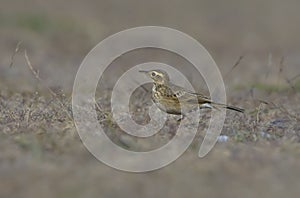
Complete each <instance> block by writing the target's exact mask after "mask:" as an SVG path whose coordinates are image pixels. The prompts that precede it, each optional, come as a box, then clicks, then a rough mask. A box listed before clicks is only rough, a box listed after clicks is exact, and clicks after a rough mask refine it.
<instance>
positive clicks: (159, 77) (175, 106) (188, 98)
mask: <svg viewBox="0 0 300 198" xmlns="http://www.w3.org/2000/svg"><path fill="white" fill-rule="evenodd" d="M140 72H143V73H145V74H146V75H147V76H149V77H150V78H151V79H152V80H153V88H152V100H153V102H154V103H155V104H156V105H157V106H158V107H159V108H160V109H161V110H162V111H165V112H167V113H169V114H176V115H181V106H180V103H182V104H183V105H185V106H186V107H187V108H188V109H194V108H196V107H197V105H199V106H200V107H209V108H219V107H222V108H227V109H230V110H234V111H237V112H242V113H243V112H244V109H241V108H238V107H234V106H229V105H226V104H219V103H215V102H213V101H211V99H210V98H208V97H206V96H204V95H202V94H199V93H192V92H190V91H188V90H186V89H184V88H182V87H179V86H177V85H174V84H172V83H171V82H170V78H169V75H168V73H167V72H165V71H163V70H150V71H140ZM179 101H180V102H179Z"/></svg>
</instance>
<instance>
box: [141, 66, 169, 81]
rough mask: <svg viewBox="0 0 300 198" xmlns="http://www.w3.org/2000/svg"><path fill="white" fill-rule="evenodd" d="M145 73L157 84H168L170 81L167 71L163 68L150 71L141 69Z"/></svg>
mask: <svg viewBox="0 0 300 198" xmlns="http://www.w3.org/2000/svg"><path fill="white" fill-rule="evenodd" d="M139 72H142V73H145V74H146V75H147V76H148V77H150V78H151V79H152V80H153V81H154V83H157V84H168V83H169V81H170V78H169V75H168V73H167V72H165V71H163V70H158V69H157V70H150V71H143V70H141V71H139Z"/></svg>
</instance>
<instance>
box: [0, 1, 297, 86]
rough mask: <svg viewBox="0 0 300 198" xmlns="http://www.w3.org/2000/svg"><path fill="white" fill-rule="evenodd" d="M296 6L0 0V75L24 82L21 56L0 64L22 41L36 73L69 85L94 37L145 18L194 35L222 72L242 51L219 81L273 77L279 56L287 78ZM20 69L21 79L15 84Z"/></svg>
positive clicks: (293, 65)
mask: <svg viewBox="0 0 300 198" xmlns="http://www.w3.org/2000/svg"><path fill="white" fill-rule="evenodd" d="M299 5H300V3H299V2H298V1H297V0H288V1H285V2H282V1H279V0H278V1H277V0H263V1H260V0H254V1H246V2H241V1H238V0H228V1H224V2H223V1H222V2H217V1H197V0H188V1H185V2H182V1H180V0H172V1H167V0H162V1H135V0H126V1H124V0H112V1H96V0H88V1H85V2H82V1H79V0H78V1H77V0H74V1H66V2H61V1H56V0H54V1H51V2H49V1H42V0H28V1H24V2H20V1H17V0H16V1H14V0H10V1H6V0H2V1H1V7H0V9H1V10H0V27H1V32H0V34H1V39H0V42H1V45H0V47H1V65H2V67H1V72H0V75H1V80H2V81H3V80H4V81H5V82H6V83H9V85H10V86H14V87H17V88H19V89H20V88H26V87H27V88H28V87H32V84H30V86H27V85H28V83H29V82H28V81H30V78H27V77H28V73H29V72H28V69H27V68H24V67H23V66H22V64H24V58H23V57H22V56H17V57H16V60H15V65H16V66H15V67H14V68H12V69H10V70H8V69H7V68H6V66H4V65H9V63H10V57H11V54H12V52H13V51H14V49H15V46H16V44H17V43H18V42H19V41H22V42H23V44H22V46H23V47H24V48H26V49H27V51H28V55H29V57H30V59H31V61H32V62H33V64H35V65H36V67H38V69H39V70H40V74H41V76H42V77H43V78H44V79H45V80H47V81H48V82H50V83H53V84H55V86H63V87H64V88H66V89H70V88H71V87H72V83H73V80H74V76H75V74H76V71H77V69H78V67H79V65H80V63H81V61H82V60H83V58H84V57H85V55H86V54H87V53H88V52H89V51H90V50H91V49H92V48H93V47H94V46H95V45H96V44H97V43H98V42H100V41H101V40H103V39H104V38H106V37H108V36H110V35H111V34H114V33H117V32H119V31H122V30H124V29H128V28H132V27H136V26H146V25H156V26H166V27H170V28H174V29H177V30H180V31H182V32H184V33H187V34H189V35H191V36H192V37H194V38H196V39H197V40H198V41H199V42H200V43H201V44H203V45H204V47H206V49H207V50H208V51H209V52H210V53H211V55H212V57H213V58H214V59H215V61H216V62H217V64H218V66H219V67H220V70H221V72H222V73H223V75H225V74H226V72H228V71H229V70H230V68H231V67H232V66H233V64H234V63H235V62H236V61H237V59H238V57H240V56H244V59H243V61H242V62H241V66H240V68H239V69H237V70H236V71H234V72H233V73H232V76H231V77H232V78H231V79H230V81H229V82H227V83H233V84H235V85H236V84H239V85H240V84H241V83H242V84H244V85H248V84H249V83H253V82H256V81H258V80H259V81H264V82H274V81H276V80H277V73H278V70H279V64H280V60H281V58H282V57H284V64H285V67H286V68H287V69H286V70H285V74H284V75H285V76H286V77H287V78H292V77H293V75H294V74H295V75H296V74H297V73H296V72H295V71H296V70H297V71H299V50H300V49H299V45H300V39H299V33H300V28H299V26H298V24H299V22H300V14H299V12H298V8H299ZM22 61H23V62H22ZM20 65H21V66H20ZM241 71H243V72H242V73H239V72H241ZM257 71H259V72H257ZM20 74H22V76H23V77H24V80H22V83H20V82H18V83H16V81H15V78H19V79H20ZM272 74H274V75H272ZM24 75H26V76H24ZM266 77H267V78H266ZM272 77H275V78H276V79H274V78H273V79H272ZM15 83H16V84H17V85H15Z"/></svg>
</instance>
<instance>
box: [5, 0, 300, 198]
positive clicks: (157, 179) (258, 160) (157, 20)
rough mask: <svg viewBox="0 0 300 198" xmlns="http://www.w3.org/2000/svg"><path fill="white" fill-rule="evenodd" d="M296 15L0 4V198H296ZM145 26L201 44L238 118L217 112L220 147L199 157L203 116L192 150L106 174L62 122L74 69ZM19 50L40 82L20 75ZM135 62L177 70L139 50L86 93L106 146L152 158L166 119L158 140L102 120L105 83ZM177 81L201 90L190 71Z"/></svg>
mask: <svg viewBox="0 0 300 198" xmlns="http://www.w3.org/2000/svg"><path fill="white" fill-rule="evenodd" d="M299 7H300V2H299V1H294V0H287V1H272V0H263V1H260V0H254V1H246V2H243V1H238V0H228V1H222V2H219V1H196V0H188V1H180V0H173V1H167V0H162V1H156V0H154V1H147V2H142V1H138V0H125V1H121V0H111V1H102V0H101V1H97V0H87V1H80V0H73V1H64V2H63V1H58V0H53V1H40V0H27V1H24V2H21V1H18V0H2V1H1V2H0V178H1V179H0V197H66V198H67V197H72V198H73V197H172V198H176V197H272V198H273V197H298V196H299V193H300V182H299V181H300V144H299V142H300V113H299V112H300V104H299V101H300V38H299V35H300V27H299V25H298V24H300V13H299V11H298V9H299ZM145 25H157V26H166V27H170V28H174V29H178V30H180V31H182V32H185V33H187V34H189V35H191V36H192V37H194V38H196V39H197V40H198V41H199V42H201V43H202V44H203V45H204V46H205V47H206V49H207V50H208V51H209V52H210V53H211V55H212V57H213V58H214V60H215V61H216V63H217V64H218V66H219V68H220V71H221V73H222V75H223V76H224V77H225V84H226V89H227V90H226V91H227V101H228V102H229V103H230V104H234V105H237V106H240V107H243V108H245V109H246V113H245V114H237V113H234V112H228V114H227V117H226V121H225V125H224V128H223V130H222V135H223V136H224V137H227V138H228V139H227V140H226V141H219V142H218V143H217V144H216V146H215V147H214V148H213V150H212V151H211V152H210V153H209V154H208V155H207V156H206V157H205V158H202V159H200V158H198V156H197V154H198V150H199V146H200V145H199V141H201V140H203V136H204V134H205V128H206V127H207V124H208V121H209V119H208V117H209V116H203V119H201V122H200V127H199V132H198V134H197V135H196V138H195V140H194V142H193V143H192V145H191V146H190V147H189V149H188V150H187V151H186V152H185V153H184V154H183V155H182V156H181V157H180V158H179V159H177V160H176V161H175V162H173V163H172V164H170V165H169V166H166V167H164V168H162V169H159V170H157V171H152V172H148V173H142V174H134V173H127V172H123V171H118V170H115V169H113V168H111V167H108V166H106V165H105V164H103V163H101V162H99V161H98V160H97V159H96V158H94V156H93V155H92V154H90V153H89V152H88V150H87V149H86V148H85V147H84V145H83V144H82V142H81V140H80V138H79V136H78V134H77V131H76V128H75V126H74V123H73V120H72V118H71V117H70V116H69V115H72V109H71V98H70V97H71V93H72V85H73V81H74V78H75V75H76V72H77V69H78V67H79V66H80V63H81V61H82V60H83V58H84V57H85V55H86V54H87V53H88V52H89V51H90V50H91V49H92V48H93V47H94V46H95V45H96V44H97V43H98V42H100V41H101V40H103V39H104V38H106V37H107V36H109V35H111V34H113V33H116V32H118V31H121V30H124V29H128V28H131V27H136V26H145ZM20 41H22V43H21V44H20V45H19V50H17V53H15V54H14V51H15V49H16V46H17V44H18V42H20ZM25 49H26V51H27V55H28V57H29V59H30V62H31V63H32V66H33V67H34V68H35V69H36V71H38V74H39V76H40V77H41V79H42V80H41V81H39V80H38V79H37V78H36V77H35V76H34V75H33V74H32V71H31V70H30V69H29V67H28V64H27V62H26V59H25V56H24V51H25ZM12 56H13V58H12ZM240 56H243V58H242V59H241V61H240V62H239V63H238V66H237V67H235V68H234V70H232V71H231V69H232V67H233V65H234V64H235V63H236V62H237V60H238V59H239V57H240ZM12 60H13V61H12ZM145 60H147V61H150V60H156V61H163V62H165V63H169V64H171V65H174V66H175V67H176V68H178V69H182V68H186V67H188V66H189V65H188V64H187V63H185V62H182V61H181V60H180V59H179V58H178V57H176V56H174V55H172V54H168V53H167V52H162V51H159V50H158V51H155V50H148V51H147V50H145V51H142V50H141V51H135V52H131V53H130V54H127V55H126V56H123V57H122V58H119V59H118V60H116V61H114V62H113V63H112V64H111V66H110V69H108V70H107V71H106V73H105V77H104V79H102V82H105V83H104V84H103V83H102V84H101V85H100V83H101V82H100V83H99V86H98V90H97V94H96V100H97V103H98V104H99V105H100V106H101V107H102V109H101V111H100V110H99V109H98V116H99V120H101V122H102V126H103V127H105V129H106V133H107V134H108V136H109V137H110V138H111V139H112V140H113V141H114V142H115V143H117V144H119V145H121V146H123V147H125V148H126V149H131V150H149V149H153V148H154V147H157V146H159V145H163V144H165V143H166V142H168V140H169V139H170V138H172V136H174V134H175V133H176V131H175V129H176V124H177V122H176V120H175V119H174V117H170V118H169V120H168V122H167V124H166V127H165V128H164V129H163V130H162V132H160V133H159V134H157V135H155V136H154V137H151V138H150V139H149V140H144V139H143V140H136V139H134V140H132V139H130V137H128V136H126V135H125V134H124V133H122V131H121V129H120V128H119V127H118V126H117V125H116V124H115V123H114V121H113V120H112V119H110V116H109V115H110V106H109V105H110V104H109V98H110V94H111V88H112V86H113V84H114V82H115V80H116V79H117V77H118V76H119V75H120V74H121V73H122V72H124V71H125V70H126V69H128V68H130V67H132V66H133V65H135V64H137V63H138V62H140V61H145ZM11 63H13V64H11ZM185 75H187V76H188V77H189V79H191V81H192V83H193V85H195V86H196V88H197V89H199V90H200V89H204V90H202V91H204V92H205V91H206V90H205V85H203V80H202V79H199V77H198V76H195V75H194V74H193V72H190V73H189V72H187V73H185ZM48 88H50V89H51V90H52V91H53V92H54V93H55V95H56V96H55V97H54V96H53V93H52V94H51V93H50V92H49V90H48ZM148 88H149V87H148ZM139 91H140V92H142V91H143V90H138V91H137V93H135V94H136V96H137V97H133V101H132V105H131V111H132V113H133V117H134V118H135V119H136V120H137V122H145V120H147V119H149V117H148V115H147V111H144V110H145V109H147V108H145V107H146V106H147V105H148V104H149V100H147V98H149V97H150V95H149V93H146V94H144V95H143V97H139V94H141V93H139ZM141 98H142V99H141ZM145 98H146V99H145ZM61 102H62V103H63V107H62V104H61Z"/></svg>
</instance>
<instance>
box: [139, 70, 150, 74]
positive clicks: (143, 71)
mask: <svg viewBox="0 0 300 198" xmlns="http://www.w3.org/2000/svg"><path fill="white" fill-rule="evenodd" d="M139 72H141V73H146V74H147V73H148V71H145V70H139Z"/></svg>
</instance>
